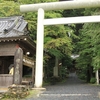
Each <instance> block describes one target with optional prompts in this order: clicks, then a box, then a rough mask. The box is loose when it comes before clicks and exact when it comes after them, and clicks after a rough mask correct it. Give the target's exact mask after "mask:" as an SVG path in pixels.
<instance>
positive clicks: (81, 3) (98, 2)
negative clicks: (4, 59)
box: [20, 0, 100, 88]
mask: <svg viewBox="0 0 100 100" xmlns="http://www.w3.org/2000/svg"><path fill="white" fill-rule="evenodd" d="M91 7H100V0H78V1H62V2H50V3H39V4H28V5H21V6H20V11H21V12H30V11H31V12H33V11H38V22H37V47H36V72H35V73H36V75H35V87H36V88H41V87H42V82H43V44H44V25H56V24H70V23H90V22H100V16H84V17H69V18H54V19H44V10H45V11H48V10H63V9H66V10H67V9H79V8H91Z"/></svg>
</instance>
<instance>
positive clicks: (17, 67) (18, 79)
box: [13, 48, 23, 85]
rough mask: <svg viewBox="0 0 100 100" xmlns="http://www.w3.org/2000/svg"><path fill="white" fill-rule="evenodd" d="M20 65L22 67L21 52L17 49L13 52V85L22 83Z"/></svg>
mask: <svg viewBox="0 0 100 100" xmlns="http://www.w3.org/2000/svg"><path fill="white" fill-rule="evenodd" d="M22 65H23V50H22V49H21V48H18V49H17V50H16V52H15V57H14V76H13V77H14V78H13V83H14V84H16V85H19V84H21V82H22V72H23V70H22Z"/></svg>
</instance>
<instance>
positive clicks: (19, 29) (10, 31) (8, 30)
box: [0, 16, 36, 86]
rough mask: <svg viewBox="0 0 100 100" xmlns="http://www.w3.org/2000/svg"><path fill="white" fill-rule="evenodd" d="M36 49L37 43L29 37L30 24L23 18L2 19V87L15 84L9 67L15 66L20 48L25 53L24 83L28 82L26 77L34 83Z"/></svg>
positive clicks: (0, 20)
mask: <svg viewBox="0 0 100 100" xmlns="http://www.w3.org/2000/svg"><path fill="white" fill-rule="evenodd" d="M35 47H36V46H35V43H34V42H33V41H32V39H31V38H30V37H29V31H28V23H27V22H26V21H25V20H24V19H23V17H22V16H14V17H7V18H0V86H9V85H12V84H13V75H10V74H9V70H10V68H9V66H10V65H11V64H14V57H15V52H16V50H17V49H18V48H21V49H22V51H23V59H22V60H23V61H22V62H23V63H22V70H21V71H22V76H21V77H22V81H27V78H25V77H24V76H27V77H28V80H29V81H30V80H31V81H32V82H33V83H34V57H35V53H36V50H35V49H36V48H35ZM15 72H16V70H15ZM29 78H30V79H29ZM21 83H22V82H21Z"/></svg>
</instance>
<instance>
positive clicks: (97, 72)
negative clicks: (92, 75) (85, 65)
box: [96, 70, 99, 85]
mask: <svg viewBox="0 0 100 100" xmlns="http://www.w3.org/2000/svg"><path fill="white" fill-rule="evenodd" d="M96 83H97V85H99V71H98V70H96Z"/></svg>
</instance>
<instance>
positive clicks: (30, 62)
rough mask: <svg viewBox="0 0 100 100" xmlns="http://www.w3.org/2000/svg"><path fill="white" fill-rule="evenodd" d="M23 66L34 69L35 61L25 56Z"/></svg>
mask: <svg viewBox="0 0 100 100" xmlns="http://www.w3.org/2000/svg"><path fill="white" fill-rule="evenodd" d="M23 64H24V65H26V66H28V67H31V68H32V67H33V66H34V59H33V58H32V57H28V56H25V55H24V56H23Z"/></svg>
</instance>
